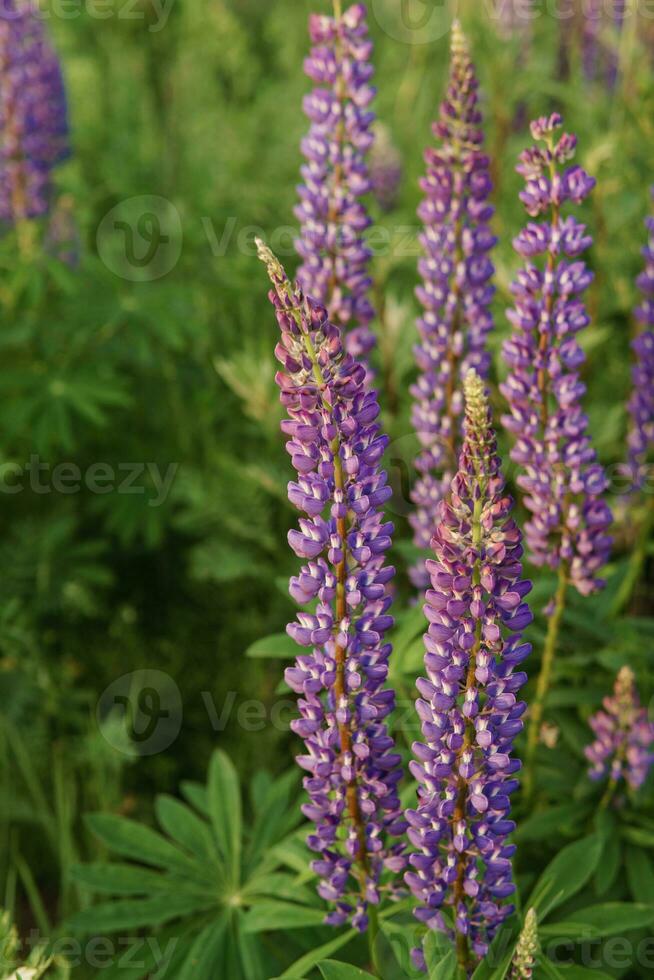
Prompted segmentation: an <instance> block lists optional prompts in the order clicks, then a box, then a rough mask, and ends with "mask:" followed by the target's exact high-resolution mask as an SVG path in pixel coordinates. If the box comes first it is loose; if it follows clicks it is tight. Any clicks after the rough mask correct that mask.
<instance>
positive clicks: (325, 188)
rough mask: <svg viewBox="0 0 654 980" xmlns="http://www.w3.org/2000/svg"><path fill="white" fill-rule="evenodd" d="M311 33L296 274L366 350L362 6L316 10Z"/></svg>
mask: <svg viewBox="0 0 654 980" xmlns="http://www.w3.org/2000/svg"><path fill="white" fill-rule="evenodd" d="M309 33H310V36H311V41H312V43H313V48H312V50H311V54H310V55H309V57H308V58H307V59H306V61H305V65H304V67H305V71H306V73H307V75H308V76H309V78H311V80H312V81H313V82H314V83H315V85H316V87H315V88H314V90H313V91H312V92H311V94H310V95H308V96H307V97H306V98H305V100H304V110H305V112H306V114H307V116H308V117H309V119H310V121H311V128H310V130H309V134H308V135H307V136H306V137H305V139H303V141H302V153H303V155H304V157H305V160H306V163H305V164H304V166H303V167H302V171H301V173H302V179H303V184H302V186H301V187H300V188H299V195H300V204H299V205H298V206H297V208H296V209H295V215H296V217H297V218H298V220H299V221H300V222H301V229H300V237H299V239H298V240H297V242H296V249H297V252H298V254H299V256H300V258H301V260H302V264H301V266H300V268H299V269H298V274H297V275H298V281H299V282H300V284H301V286H302V288H303V290H304V292H305V293H306V294H307V295H309V296H312V297H313V298H314V299H315V300H316V301H317V302H319V303H322V305H323V306H325V308H326V309H327V310H328V313H329V317H330V319H331V320H332V322H333V323H334V324H335V325H336V326H338V327H340V328H341V329H342V330H343V333H344V338H345V344H346V347H347V349H348V351H349V352H350V353H351V354H353V355H355V356H360V355H367V354H368V353H369V352H370V351H371V349H372V348H373V347H374V344H375V337H374V334H373V333H372V331H371V330H370V326H369V324H370V322H371V321H372V319H373V317H374V310H373V308H372V305H371V303H370V300H369V298H368V293H369V290H370V287H371V285H372V280H371V278H370V275H369V270H368V267H369V262H370V258H371V255H372V253H371V251H370V249H369V248H368V246H367V244H366V242H365V238H364V234H365V232H366V229H367V228H368V227H369V225H370V223H371V220H370V218H369V216H368V212H367V210H366V207H365V205H364V203H363V201H362V198H363V196H364V195H366V194H367V193H368V192H369V191H370V189H371V184H370V175H369V173H368V167H367V163H366V154H367V152H368V150H369V149H370V147H371V145H372V142H373V135H372V131H371V127H372V123H373V120H374V114H373V113H372V112H371V111H370V103H371V102H372V99H373V97H374V95H375V89H374V88H373V87H372V86H371V84H370V80H371V78H372V74H373V68H372V65H371V64H370V57H371V54H372V41H371V40H370V39H369V36H368V25H367V23H366V8H365V6H364V4H362V3H357V4H354V6H352V7H350V8H349V9H348V10H346V11H345V12H343V13H341V14H340V15H338V16H336V17H328V16H326V15H322V14H320V15H319V14H314V15H312V16H311V18H310V21H309Z"/></svg>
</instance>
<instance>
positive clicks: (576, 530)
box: [501, 113, 612, 795]
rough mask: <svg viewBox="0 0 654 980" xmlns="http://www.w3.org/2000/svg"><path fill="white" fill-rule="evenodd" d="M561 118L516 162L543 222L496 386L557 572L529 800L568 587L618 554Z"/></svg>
mask: <svg viewBox="0 0 654 980" xmlns="http://www.w3.org/2000/svg"><path fill="white" fill-rule="evenodd" d="M561 125H562V120H561V117H560V116H559V115H558V114H557V113H554V114H553V115H551V116H549V117H547V118H545V117H543V118H541V119H538V120H536V121H535V122H533V123H532V125H531V132H532V136H533V138H534V140H535V141H536V144H537V145H535V146H532V147H530V148H529V149H527V150H525V151H524V152H523V153H522V154H521V157H520V165H519V166H518V171H519V173H521V174H522V175H523V177H524V178H525V189H524V191H522V192H521V195H520V197H521V200H522V202H523V204H524V205H525V208H526V210H527V213H528V214H529V215H530V216H531V217H533V218H539V217H540V218H541V219H542V220H541V221H532V222H529V223H528V224H527V226H526V228H524V229H523V231H521V232H520V234H519V235H518V237H517V238H516V239H515V241H514V247H515V249H516V251H517V252H518V254H519V255H521V256H522V257H523V259H524V260H525V264H524V267H523V268H522V269H521V270H520V272H519V273H518V276H517V278H516V280H515V282H514V283H513V286H512V291H513V294H514V296H515V308H514V309H513V310H510V311H509V312H508V316H509V318H510V320H511V322H512V324H513V328H514V329H513V334H512V336H511V338H510V339H509V340H508V341H507V342H506V343H505V345H504V359H505V361H506V362H507V364H508V366H509V371H510V373H509V375H508V377H507V379H506V381H505V382H504V384H503V385H502V386H501V389H502V392H503V393H504V395H505V397H506V398H507V400H508V403H509V408H510V414H509V415H507V416H505V418H504V423H505V425H506V427H507V428H508V429H509V431H511V432H512V433H513V434H514V436H515V442H514V445H513V449H512V450H511V458H512V460H513V461H514V462H515V463H517V464H518V465H519V466H520V467H521V469H522V473H521V475H520V476H519V477H518V484H519V486H520V487H521V488H522V490H523V491H524V493H525V498H524V503H525V505H526V507H527V508H528V510H529V511H530V512H531V517H530V519H529V521H528V522H527V524H526V526H525V533H526V541H527V545H528V549H529V557H530V560H531V561H532V563H533V564H535V565H537V566H547V567H549V568H552V569H555V570H556V571H557V572H558V584H557V589H556V594H555V597H554V601H553V603H552V604H551V606H550V609H549V622H548V631H547V637H546V641H545V647H544V650H543V659H542V663H541V670H540V674H539V677H538V682H537V688H536V696H535V699H534V701H533V703H532V705H531V708H530V724H529V735H528V746H527V767H528V768H527V774H526V779H525V789H526V793H527V795H530V794H531V792H532V791H533V785H534V783H533V778H534V772H533V767H534V758H535V752H536V746H537V743H538V736H539V730H540V725H541V722H542V718H543V712H544V705H545V700H546V697H547V693H548V690H549V686H550V682H551V677H552V669H553V663H554V657H555V651H556V645H557V640H558V634H559V628H560V624H561V621H562V617H563V612H564V608H565V603H566V598H567V590H568V586H569V585H572V586H574V587H575V588H576V589H577V590H578V591H579V592H580V593H581V594H582V595H588V594H590V593H591V592H594V591H595V590H597V589H599V588H601V587H602V586H603V584H604V583H603V582H602V581H601V579H600V578H599V577H598V575H599V573H600V571H601V569H602V567H603V565H604V564H605V563H606V561H607V559H608V557H609V554H610V549H611V538H610V537H609V535H608V533H607V532H608V528H609V526H610V524H611V519H612V518H611V512H610V510H609V508H608V506H607V504H606V503H605V501H603V500H602V494H603V492H604V490H605V488H606V485H607V481H606V477H605V474H604V471H603V469H602V467H601V466H600V465H599V463H598V462H597V457H596V453H595V450H594V449H593V447H592V445H591V441H590V437H589V434H588V419H587V417H586V415H585V414H584V412H583V410H582V407H581V399H582V397H583V394H584V392H585V386H584V384H583V383H582V381H581V379H580V376H579V370H580V368H581V366H582V364H583V362H584V353H583V351H582V349H581V347H580V345H579V342H578V340H577V334H578V333H579V331H580V330H582V329H583V328H584V327H585V326H586V325H587V324H588V322H589V317H588V314H587V312H586V308H585V305H584V301H583V299H582V294H583V292H584V290H585V289H586V287H587V286H588V285H589V283H590V281H591V278H592V275H591V273H590V271H589V270H588V268H587V267H586V265H585V263H584V261H583V259H581V255H582V253H583V252H584V250H585V249H586V248H588V246H589V245H590V244H591V238H590V236H589V235H588V234H586V229H585V227H584V225H582V224H580V223H579V222H578V221H577V220H576V218H575V217H574V216H573V215H572V214H568V215H567V216H566V215H564V213H563V209H564V207H565V205H566V204H568V203H569V202H573V203H575V204H578V203H580V202H581V201H583V200H584V198H586V197H587V196H588V194H589V193H590V192H591V190H592V189H593V187H594V184H595V181H594V180H593V178H592V177H589V175H588V174H587V173H586V171H585V170H583V169H582V168H581V167H580V166H577V165H570V166H564V165H565V164H566V163H567V161H569V160H571V159H572V157H573V156H574V153H575V147H576V138H575V137H574V136H571V135H569V134H567V133H563V134H562V135H557V133H558V130H559V129H560V127H561Z"/></svg>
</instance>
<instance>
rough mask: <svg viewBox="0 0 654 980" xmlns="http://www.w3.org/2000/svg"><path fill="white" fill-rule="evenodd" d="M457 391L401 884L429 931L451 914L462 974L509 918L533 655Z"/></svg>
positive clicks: (502, 517)
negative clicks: (460, 423)
mask: <svg viewBox="0 0 654 980" xmlns="http://www.w3.org/2000/svg"><path fill="white" fill-rule="evenodd" d="M464 386H465V410H466V411H465V426H464V432H465V435H464V441H463V447H462V450H461V453H460V457H459V470H458V473H457V474H456V476H455V478H454V481H453V483H452V488H451V491H450V493H449V494H448V496H447V497H446V498H445V499H444V500H443V501H442V502H441V504H440V508H439V522H438V524H437V526H436V529H435V531H434V536H433V539H432V547H433V549H434V553H435V557H434V559H433V560H429V561H427V570H428V572H429V575H430V579H431V586H432V587H431V589H430V590H428V591H427V593H426V600H427V604H426V606H425V613H426V616H427V619H428V620H429V629H428V632H427V633H426V635H425V647H426V653H425V668H426V672H427V676H426V677H424V678H420V679H419V680H418V681H417V687H418V691H419V692H420V694H421V698H420V699H419V700H418V701H417V702H416V708H417V711H418V714H419V716H420V719H421V723H422V734H423V739H424V741H423V742H421V743H420V742H419V743H416V744H414V746H413V752H414V756H415V760H414V761H413V762H412V763H411V764H410V765H411V771H412V773H413V775H414V776H415V777H416V779H417V780H418V783H419V784H420V788H419V798H418V808H417V809H416V810H409V811H408V812H407V819H408V821H409V831H408V836H409V840H410V842H411V844H412V845H413V846H414V848H415V852H414V853H413V854H411V856H410V858H409V860H410V864H411V866H412V870H410V871H407V873H406V875H405V878H406V881H407V884H408V885H409V886H410V888H411V890H412V891H413V894H414V895H415V897H416V899H417V900H418V903H419V905H418V908H417V910H416V916H417V917H418V918H419V919H420V920H421V921H422V922H425V923H426V924H427V925H428V926H429V927H430V928H432V929H437V930H444V931H447V925H446V921H445V919H444V917H443V914H442V910H443V908H444V906H451V907H452V910H453V920H454V932H455V936H456V939H457V949H458V951H459V962H460V964H461V965H465V966H466V967H469V966H470V964H469V955H470V954H469V947H468V944H470V945H471V948H472V952H473V953H474V954H475V956H477V957H482V956H484V954H485V953H486V951H487V949H488V945H489V943H490V941H491V940H492V938H493V936H494V934H495V932H496V931H497V929H498V927H499V926H500V924H501V923H502V922H503V921H504V920H505V919H506V918H507V916H508V915H509V914H510V913H511V911H512V906H511V905H510V904H507V903H505V899H507V898H508V897H510V895H511V894H512V893H513V892H514V891H515V886H514V884H513V880H512V868H511V857H512V855H513V853H514V850H515V848H514V846H513V845H512V844H510V843H509V841H508V836H509V835H510V834H511V832H512V831H513V829H514V826H515V825H514V823H513V822H512V821H511V819H510V817H509V812H510V796H511V793H512V792H513V791H514V790H515V789H516V788H517V786H518V781H517V779H516V773H517V772H518V770H519V769H520V762H519V760H518V759H516V758H514V757H513V755H512V751H513V741H514V739H515V737H516V735H517V734H518V733H519V732H520V731H521V730H522V727H523V722H522V716H523V714H524V711H525V704H524V703H523V702H522V701H519V700H518V699H517V695H518V692H519V690H520V688H521V687H522V685H523V684H524V683H525V681H526V679H527V677H526V674H525V673H524V672H523V671H522V670H520V669H519V666H520V664H522V662H523V661H524V660H525V658H526V657H527V656H528V655H529V653H530V649H531V647H530V644H528V643H525V642H524V641H523V639H522V636H521V632H520V631H521V630H523V629H524V628H525V627H526V626H527V625H528V624H529V623H530V622H531V619H532V615H531V612H530V610H529V607H528V605H527V603H526V602H525V596H526V595H527V594H528V592H529V590H530V589H531V583H530V582H528V581H526V580H524V579H523V578H522V564H521V557H522V543H521V534H520V530H519V528H518V526H517V524H516V523H515V521H514V519H513V517H512V516H511V510H512V507H513V502H512V500H511V498H510V496H508V495H507V493H506V490H505V484H504V478H503V476H502V472H501V467H500V460H499V458H498V455H497V449H496V440H495V434H494V431H493V427H492V421H491V416H490V410H489V407H488V400H487V397H486V395H485V392H484V383H483V381H482V380H481V379H480V378H479V376H478V375H477V374H475V373H474V372H473V371H471V372H469V374H468V375H467V377H466V379H465V385H464ZM462 951H463V952H462ZM416 958H417V960H418V962H420V956H419V955H418V956H417V957H416Z"/></svg>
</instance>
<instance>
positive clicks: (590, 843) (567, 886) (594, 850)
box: [527, 834, 602, 922]
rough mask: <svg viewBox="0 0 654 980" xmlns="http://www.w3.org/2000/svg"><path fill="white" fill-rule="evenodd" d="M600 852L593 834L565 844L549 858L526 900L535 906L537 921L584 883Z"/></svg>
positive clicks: (531, 906)
mask: <svg viewBox="0 0 654 980" xmlns="http://www.w3.org/2000/svg"><path fill="white" fill-rule="evenodd" d="M601 852H602V841H601V839H600V838H599V837H598V836H597V835H595V834H593V835H592V836H590V837H584V838H582V840H578V841H575V842H574V843H573V844H568V846H567V847H564V848H563V850H562V851H559V853H558V854H557V855H556V857H555V858H554V859H553V860H552V861H550V863H549V864H548V866H547V868H546V869H545V871H544V872H543V873H542V875H541V876H540V878H539V879H538V881H537V882H536V885H535V887H534V890H533V892H532V894H531V897H530V899H529V902H528V903H527V904H528V905H529V907H530V908H534V909H535V910H536V913H537V915H538V921H539V922H542V921H543V919H545V917H546V916H547V915H549V913H550V912H551V911H552V910H553V909H555V908H556V907H557V906H558V905H561V904H562V903H563V902H567V900H568V899H569V898H571V897H572V895H575V894H576V893H577V892H578V891H580V890H581V889H582V888H583V887H584V885H585V884H586V882H587V881H588V879H589V878H590V876H591V875H592V874H593V873H594V871H595V868H596V867H597V862H598V861H599V858H600V854H601Z"/></svg>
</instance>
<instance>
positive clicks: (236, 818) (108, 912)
mask: <svg viewBox="0 0 654 980" xmlns="http://www.w3.org/2000/svg"><path fill="white" fill-rule="evenodd" d="M256 785H257V792H256V794H255V795H256V798H257V808H256V809H257V817H256V819H255V821H254V825H253V832H254V833H255V834H256V837H257V841H256V845H255V844H253V843H252V841H251V840H249V839H248V837H249V836H250V835H248V837H246V840H245V842H244V841H243V840H242V836H243V832H244V827H243V821H242V818H241V795H240V787H239V784H238V781H237V777H236V772H235V770H234V767H233V766H232V764H231V762H230V761H229V759H228V758H227V757H226V756H225V755H224V753H222V752H215V753H214V756H213V758H212V760H211V764H210V767H209V777H208V786H207V787H204V786H201V785H198V784H196V783H186V784H184V787H183V791H184V795H185V797H186V799H187V800H188V803H184V802H182V801H180V800H178V799H176V798H174V797H171V796H165V795H164V796H160V797H158V798H157V800H156V802H155V814H156V817H157V820H158V823H159V825H160V827H161V828H162V830H163V831H164V833H160V832H158V831H155V830H152V829H150V828H148V827H144V826H142V825H141V824H138V823H136V822H135V821H133V820H128V819H127V818H125V817H121V816H117V815H112V814H92V815H91V816H89V817H88V818H87V823H88V826H89V828H90V829H91V830H92V831H93V832H94V833H95V835H96V836H97V837H99V838H100V840H101V841H102V842H103V843H104V844H105V845H106V846H107V847H108V848H109V849H110V850H111V851H113V852H114V853H115V854H117V855H119V856H120V857H122V858H127V859H129V860H128V861H124V862H111V863H110V862H106V861H101V862H97V863H95V864H90V865H84V866H78V867H76V868H75V869H74V870H73V877H74V878H75V880H76V881H77V882H78V883H79V884H81V885H84V886H86V887H87V888H88V889H89V890H91V891H94V892H97V893H101V894H104V895H112V896H115V900H114V901H109V902H104V903H101V904H99V905H95V906H91V907H89V908H86V909H84V911H83V912H80V913H78V914H77V915H75V916H73V917H72V918H71V919H70V920H69V922H68V926H69V927H70V929H71V930H72V931H73V933H76V934H82V935H86V934H90V933H93V932H97V931H100V932H105V933H111V932H116V931H125V930H126V931H131V930H137V929H138V930H141V929H144V930H147V929H157V930H158V929H159V928H160V927H162V926H165V925H166V923H171V926H170V929H171V930H173V929H174V930H175V936H176V937H177V939H179V944H180V945H179V950H176V952H175V954H174V961H175V965H174V968H173V967H172V966H171V968H170V969H171V970H173V972H166V971H165V970H164V968H162V971H163V972H159V971H158V970H157V972H153V967H157V964H156V962H153V959H156V957H154V956H150V957H149V958H148V957H146V958H145V959H144V961H143V962H144V964H146V961H147V964H146V965H144V966H143V968H142V969H141V970H137V971H136V972H134V973H132V972H131V970H130V972H129V973H124V974H121V976H125V977H129V980H145V977H146V976H147V977H153V978H154V977H159V976H161V978H162V980H163V978H164V977H171V978H172V977H173V976H174V977H175V980H178V978H179V977H182V978H184V977H205V976H206V977H223V976H224V977H230V980H261V978H262V977H263V976H269V975H270V962H269V959H268V953H267V952H266V950H265V948H264V946H263V945H262V943H261V941H260V939H259V936H258V934H259V933H260V932H262V931H273V930H280V931H285V930H287V929H290V928H304V927H311V926H318V925H322V923H323V920H324V915H325V912H324V909H323V908H322V906H321V903H320V900H319V899H318V897H317V896H316V894H315V892H314V891H313V889H311V890H309V889H307V888H305V887H304V885H303V878H305V877H306V876H307V864H308V862H307V858H306V853H305V854H304V855H303V863H302V865H301V867H299V868H294V869H292V870H291V871H285V870H283V865H284V863H285V862H284V858H283V856H282V855H283V849H284V845H286V846H288V845H289V843H290V841H292V839H293V838H292V837H290V838H289V837H288V831H289V828H290V829H291V833H292V832H293V829H294V828H295V826H296V824H297V822H298V819H299V818H298V809H299V808H298V807H297V805H296V803H295V799H294V798H295V790H296V787H297V775H296V774H295V773H293V774H292V775H290V774H286V775H284V776H283V777H282V778H281V779H279V780H275V781H273V780H271V779H270V778H268V777H266V776H265V775H264V776H261V777H259V778H258V779H257V781H256ZM291 810H292V813H291V812H289V811H291ZM280 842H281V843H280ZM244 844H245V846H244ZM278 844H280V850H279V852H278V851H277V847H276V845H278ZM262 847H263V849H261V848H262ZM242 853H246V854H247V858H248V859H247V861H246V862H242V861H241V855H242ZM131 862H134V863H131ZM172 923H174V925H172ZM150 939H152V941H153V942H156V939H157V936H156V935H155V936H150V937H148V941H149V940H150ZM155 952H156V950H155ZM327 955H329V952H326V953H324V954H323V953H321V954H320V958H323V959H324V958H325V956H327ZM166 969H167V968H166ZM273 969H274V968H273Z"/></svg>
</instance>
